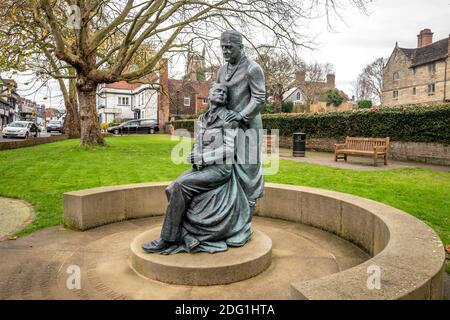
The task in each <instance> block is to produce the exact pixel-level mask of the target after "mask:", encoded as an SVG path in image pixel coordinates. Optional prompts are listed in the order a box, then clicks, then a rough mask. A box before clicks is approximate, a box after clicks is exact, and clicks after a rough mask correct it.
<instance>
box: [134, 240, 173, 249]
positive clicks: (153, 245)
mask: <svg viewBox="0 0 450 320" xmlns="http://www.w3.org/2000/svg"><path fill="white" fill-rule="evenodd" d="M173 245H174V242H171V241H166V240H164V239H162V238H159V239H156V240H153V241H150V242H147V243H144V244H143V245H142V250H144V251H145V252H149V253H158V252H162V251H164V250H166V249H167V248H169V247H171V246H173Z"/></svg>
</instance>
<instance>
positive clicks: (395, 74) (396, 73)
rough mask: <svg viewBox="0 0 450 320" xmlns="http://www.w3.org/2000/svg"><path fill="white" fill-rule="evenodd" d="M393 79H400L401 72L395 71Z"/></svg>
mask: <svg viewBox="0 0 450 320" xmlns="http://www.w3.org/2000/svg"><path fill="white" fill-rule="evenodd" d="M392 79H393V80H394V81H398V79H400V73H398V72H394V74H393V75H392Z"/></svg>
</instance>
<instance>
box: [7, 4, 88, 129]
mask: <svg viewBox="0 0 450 320" xmlns="http://www.w3.org/2000/svg"><path fill="white" fill-rule="evenodd" d="M18 5H19V6H21V8H20V10H17V6H18ZM0 13H1V15H2V16H3V17H4V19H3V21H2V24H0V71H11V70H12V71H19V72H23V71H27V72H32V73H33V75H34V76H35V77H34V80H35V81H40V82H42V83H43V84H46V83H47V82H48V81H49V80H50V79H56V80H57V82H58V84H59V88H60V90H61V92H62V95H63V98H64V104H65V108H66V117H65V121H64V131H65V133H66V134H68V136H69V137H70V138H79V137H80V118H79V112H78V101H77V94H76V83H75V78H76V71H75V69H74V68H73V67H72V66H70V65H68V64H67V63H65V62H63V61H60V60H59V59H58V58H57V57H56V56H55V55H54V52H53V51H54V50H53V47H52V45H51V37H50V35H49V34H48V33H45V31H44V30H42V28H40V27H39V25H38V24H36V23H33V10H31V8H30V2H29V0H15V1H11V0H5V1H4V2H2V3H1V4H0ZM24 22H26V23H24Z"/></svg>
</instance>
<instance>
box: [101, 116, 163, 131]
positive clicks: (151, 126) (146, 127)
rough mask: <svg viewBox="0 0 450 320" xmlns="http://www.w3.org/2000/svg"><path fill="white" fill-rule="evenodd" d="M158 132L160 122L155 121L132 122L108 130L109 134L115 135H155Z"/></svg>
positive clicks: (141, 120)
mask: <svg viewBox="0 0 450 320" xmlns="http://www.w3.org/2000/svg"><path fill="white" fill-rule="evenodd" d="M158 131H159V127H158V122H156V120H153V119H139V120H131V121H127V122H124V123H122V124H120V125H118V126H115V127H110V128H108V132H109V133H114V134H131V133H155V132H158Z"/></svg>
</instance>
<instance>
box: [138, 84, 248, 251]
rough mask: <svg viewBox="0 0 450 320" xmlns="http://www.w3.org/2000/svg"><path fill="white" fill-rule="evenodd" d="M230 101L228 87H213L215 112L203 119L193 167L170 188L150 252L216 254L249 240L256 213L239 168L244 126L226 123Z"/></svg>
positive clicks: (212, 109)
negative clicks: (237, 159) (239, 136)
mask: <svg viewBox="0 0 450 320" xmlns="http://www.w3.org/2000/svg"><path fill="white" fill-rule="evenodd" d="M227 96H228V89H227V87H226V86H225V85H223V84H214V85H213V87H212V88H211V90H210V93H209V103H210V107H209V110H208V111H207V112H206V113H205V114H203V115H201V116H200V117H199V119H198V120H197V126H198V130H197V134H196V137H195V143H194V147H193V150H192V152H191V153H190V155H189V156H188V161H189V162H191V163H192V168H191V169H189V170H187V171H186V172H184V173H183V174H182V175H181V176H179V177H178V178H177V179H176V181H174V182H173V183H171V184H170V185H169V186H168V187H167V189H166V195H167V199H168V201H169V204H168V207H167V212H166V216H165V219H164V224H163V228H162V231H161V237H160V238H159V239H156V240H153V241H151V242H149V243H145V244H143V245H142V249H143V250H145V251H146V252H149V253H162V254H172V253H178V252H211V253H213V252H220V251H226V250H227V247H228V246H242V245H244V244H245V243H246V242H247V241H248V240H249V238H250V236H251V233H252V231H251V215H252V210H251V208H250V206H249V201H248V198H247V196H246V194H245V191H244V190H243V188H242V187H241V185H240V184H239V182H238V178H237V176H236V170H235V168H234V165H233V163H234V158H235V148H236V135H237V131H238V123H237V121H232V122H227V121H225V118H226V116H227V115H228V114H229V113H230V111H229V110H228V109H227V108H226V101H227Z"/></svg>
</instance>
